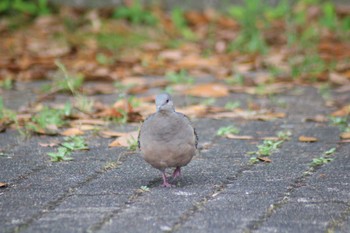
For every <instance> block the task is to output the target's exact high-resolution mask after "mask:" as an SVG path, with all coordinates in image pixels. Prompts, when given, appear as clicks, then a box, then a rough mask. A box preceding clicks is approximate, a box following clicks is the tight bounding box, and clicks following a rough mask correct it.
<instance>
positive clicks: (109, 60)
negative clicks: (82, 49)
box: [96, 53, 114, 65]
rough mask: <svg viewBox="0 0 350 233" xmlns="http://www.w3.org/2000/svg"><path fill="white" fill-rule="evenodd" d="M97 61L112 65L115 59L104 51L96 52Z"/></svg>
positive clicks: (101, 63)
mask: <svg viewBox="0 0 350 233" xmlns="http://www.w3.org/2000/svg"><path fill="white" fill-rule="evenodd" d="M96 61H97V62H98V63H99V64H100V65H111V64H113V62H114V59H113V58H111V57H108V56H106V55H104V54H103V53H98V54H96Z"/></svg>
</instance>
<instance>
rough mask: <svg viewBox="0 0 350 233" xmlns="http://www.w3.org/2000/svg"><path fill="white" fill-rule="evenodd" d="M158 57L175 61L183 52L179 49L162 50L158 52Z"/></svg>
mask: <svg viewBox="0 0 350 233" xmlns="http://www.w3.org/2000/svg"><path fill="white" fill-rule="evenodd" d="M158 57H159V58H160V59H164V60H169V61H177V60H180V59H181V58H182V57H183V54H182V52H181V51H180V50H164V51H162V52H160V53H159V55H158Z"/></svg>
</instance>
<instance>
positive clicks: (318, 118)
mask: <svg viewBox="0 0 350 233" xmlns="http://www.w3.org/2000/svg"><path fill="white" fill-rule="evenodd" d="M305 121H313V122H319V123H323V122H327V121H328V118H327V117H326V116H324V115H316V116H314V117H308V118H306V119H305Z"/></svg>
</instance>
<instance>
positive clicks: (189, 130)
mask: <svg viewBox="0 0 350 233" xmlns="http://www.w3.org/2000/svg"><path fill="white" fill-rule="evenodd" d="M155 104H156V112H155V113H153V114H151V115H150V116H148V117H147V118H146V119H145V121H144V122H143V123H142V125H141V128H140V131H139V135H138V147H139V149H140V151H141V155H142V156H143V158H144V160H145V161H146V162H147V163H149V164H150V165H151V166H153V167H154V168H156V169H158V170H160V171H161V172H162V178H163V184H162V185H161V186H163V187H173V186H174V185H172V184H170V183H169V182H168V179H167V176H166V173H165V170H166V168H175V169H174V172H173V175H172V176H173V178H174V179H175V178H177V177H179V176H181V167H183V166H186V165H187V164H188V163H189V162H190V161H191V160H192V157H193V156H194V155H195V154H196V152H197V146H198V136H197V133H196V130H195V128H194V127H193V126H192V124H191V121H190V119H189V118H188V117H187V116H186V115H184V114H182V113H180V112H176V111H175V108H174V103H173V101H172V98H171V96H170V95H169V94H168V93H162V94H158V95H157V96H156V100H155Z"/></svg>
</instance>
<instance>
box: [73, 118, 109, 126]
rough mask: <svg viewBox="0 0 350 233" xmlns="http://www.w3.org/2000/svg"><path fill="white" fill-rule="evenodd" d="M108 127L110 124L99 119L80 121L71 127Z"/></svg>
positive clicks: (76, 121)
mask: <svg viewBox="0 0 350 233" xmlns="http://www.w3.org/2000/svg"><path fill="white" fill-rule="evenodd" d="M84 124H86V125H106V124H108V122H106V121H104V120H98V119H80V120H75V121H72V122H71V125H84Z"/></svg>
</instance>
